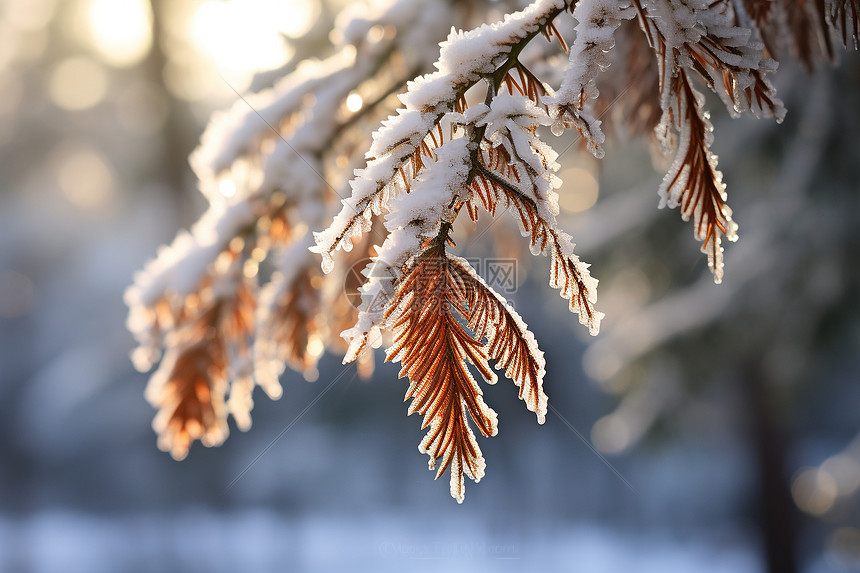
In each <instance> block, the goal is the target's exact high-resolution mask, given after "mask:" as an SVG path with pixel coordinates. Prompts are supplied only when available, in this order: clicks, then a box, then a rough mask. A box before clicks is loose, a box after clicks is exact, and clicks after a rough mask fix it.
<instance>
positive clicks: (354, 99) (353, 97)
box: [346, 92, 364, 113]
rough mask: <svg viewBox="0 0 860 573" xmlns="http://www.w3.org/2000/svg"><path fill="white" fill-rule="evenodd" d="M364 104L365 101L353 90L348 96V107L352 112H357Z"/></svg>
mask: <svg viewBox="0 0 860 573" xmlns="http://www.w3.org/2000/svg"><path fill="white" fill-rule="evenodd" d="M362 105H364V101H363V100H362V99H361V96H360V95H358V94H357V93H354V92H353V93H351V94H349V97H347V98H346V109H348V110H349V111H351V112H352V113H355V112H357V111H358V110H360V109H361V106H362Z"/></svg>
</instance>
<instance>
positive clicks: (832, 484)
mask: <svg viewBox="0 0 860 573" xmlns="http://www.w3.org/2000/svg"><path fill="white" fill-rule="evenodd" d="M837 494H838V490H837V487H836V481H835V480H834V479H833V476H831V475H830V474H829V473H827V472H826V471H824V470H822V469H819V468H807V469H804V470H803V471H801V472H800V473H799V474H798V475H797V477H796V478H794V482H793V483H792V484H791V495H792V497H794V502H795V503H796V504H797V507H799V508H800V509H802V510H803V511H805V512H806V513H810V514H812V515H824V514H825V513H827V512H828V511H830V508H832V507H833V502H834V501H836V495H837Z"/></svg>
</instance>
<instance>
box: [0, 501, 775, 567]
mask: <svg viewBox="0 0 860 573" xmlns="http://www.w3.org/2000/svg"><path fill="white" fill-rule="evenodd" d="M496 525H498V527H499V528H500V529H497V527H488V526H487V524H486V523H478V522H468V521H465V522H464V521H463V520H460V519H453V518H442V519H431V518H426V517H422V518H413V517H411V516H406V515H403V514H396V513H392V514H388V515H382V516H380V515H374V516H368V517H367V518H366V519H365V518H360V517H356V516H348V517H345V516H343V515H329V516H325V517H323V516H313V517H303V518H298V519H297V518H292V517H288V516H284V515H278V514H274V513H272V512H269V511H244V512H234V513H217V514H216V513H213V512H210V511H204V510H200V511H188V512H184V513H179V514H176V515H170V516H168V515H163V514H162V515H155V514H152V515H132V516H128V517H104V516H94V515H87V514H80V513H68V512H44V513H41V514H37V515H34V516H31V517H25V518H23V519H19V518H11V517H8V516H4V517H2V518H0V570H2V571H10V572H12V571H28V572H32V573H54V572H60V571H62V572H63V573H78V572H81V573H102V572H105V573H107V572H116V571H125V572H136V571H184V572H193V571H209V572H214V571H225V572H226V571H230V572H235V571H242V572H249V573H250V572H257V571H325V572H329V571H343V570H347V569H352V570H358V571H373V572H375V573H383V572H385V571H397V572H401V571H403V570H404V569H405V570H408V571H430V570H436V571H438V570H439V568H440V567H444V570H445V571H446V572H451V573H454V572H458V571H469V572H475V571H535V570H538V568H545V570H559V569H560V570H563V571H577V572H578V571H582V572H587V573H604V572H605V573H615V572H619V571H626V572H637V573H652V572H653V573H658V572H659V573H675V572H678V573H681V572H683V573H686V572H693V571H695V572H697V573H747V572H749V573H753V572H757V571H759V570H760V569H759V565H758V562H757V560H756V557H755V555H754V552H753V550H751V549H750V548H746V547H737V546H720V547H712V546H705V545H702V544H700V543H699V542H694V543H685V542H682V541H679V540H677V539H670V538H667V537H663V536H660V535H652V534H648V533H646V534H644V535H643V534H641V533H640V534H636V535H635V536H634V535H629V534H626V533H616V532H614V531H610V530H608V529H605V528H600V527H596V526H594V525H590V524H569V525H565V526H560V527H559V526H553V527H550V526H549V525H548V524H545V525H543V526H538V527H535V528H534V529H530V530H528V533H526V534H523V533H522V529H520V532H519V533H518V534H514V533H513V532H511V531H510V530H506V529H505V528H504V526H502V525H501V524H496ZM550 568H552V569H550Z"/></svg>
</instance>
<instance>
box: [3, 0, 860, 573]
mask: <svg viewBox="0 0 860 573" xmlns="http://www.w3.org/2000/svg"><path fill="white" fill-rule="evenodd" d="M346 3H347V2H346V0H281V1H278V0H234V1H220V0H172V1H170V2H168V1H158V0H0V244H2V248H0V364H2V374H0V570H2V571H10V572H53V571H63V572H67V573H71V572H75V571H82V572H87V573H98V572H101V571H126V572H137V571H177V570H184V571H274V570H296V571H330V570H335V568H342V567H352V568H358V569H359V570H373V571H387V570H392V571H394V570H397V571H400V570H403V569H404V568H409V569H416V570H423V569H430V568H434V569H438V568H439V567H444V568H445V569H446V570H450V571H460V570H463V571H466V570H469V571H475V570H512V571H513V570H516V571H519V570H534V569H536V568H537V567H540V566H547V567H550V566H552V567H561V568H562V569H563V570H571V571H587V572H589V573H594V572H603V571H607V572H609V571H637V572H649V571H660V572H663V573H667V572H674V571H699V572H718V571H719V572H723V571H725V572H732V573H745V572H758V571H766V570H770V571H785V572H787V573H792V572H793V571H803V572H808V573H824V572H829V571H836V572H842V571H860V434H858V431H860V414H858V411H860V384H858V378H860V352H858V348H860V322H858V309H860V305H858V303H857V301H858V300H860V292H858V291H860V289H858V286H859V285H858V279H860V267H858V262H860V257H858V256H860V228H858V225H857V219H858V215H860V193H858V191H860V162H858V159H860V157H858V152H857V149H858V148H857V139H856V133H857V132H858V129H860V106H857V102H858V101H860V60H858V58H857V56H856V54H854V53H850V54H846V56H845V58H844V61H843V62H842V64H841V65H840V66H839V67H837V68H835V69H832V68H830V67H826V66H822V67H821V68H820V69H818V70H816V71H814V72H813V73H811V74H807V73H806V72H804V71H803V70H800V69H799V68H797V67H796V66H792V65H791V64H787V65H785V66H783V67H784V68H785V69H781V70H780V73H779V74H778V78H777V85H778V88H779V90H780V94H781V96H782V97H783V99H784V100H785V101H786V104H787V107H788V109H789V115H788V117H787V119H786V121H785V122H784V124H782V125H776V124H775V123H773V122H770V121H765V120H762V121H756V120H754V119H752V118H748V117H744V118H742V119H741V120H731V119H729V118H728V117H727V116H726V114H725V113H724V111H721V108H722V106H721V105H720V104H719V103H718V102H717V101H713V102H711V105H710V109H711V110H713V112H714V122H715V126H716V129H715V134H716V143H715V146H714V149H715V151H716V152H717V153H718V154H719V156H720V160H721V163H720V166H721V168H722V170H723V173H724V179H725V180H726V181H727V182H728V185H729V188H728V191H729V194H730V204H731V205H732V206H733V208H734V210H735V219H736V220H738V221H739V224H740V236H741V239H740V241H739V242H738V243H737V244H733V245H729V246H728V247H727V255H726V278H725V280H724V283H723V284H722V285H719V286H717V285H714V284H713V281H712V279H711V276H710V274H709V273H708V272H707V269H706V265H705V261H704V257H703V256H702V255H701V254H700V253H698V245H697V243H696V242H695V241H694V240H693V238H692V236H691V235H692V232H691V229H690V225H689V224H685V223H683V222H682V221H680V220H679V217H678V214H677V212H674V211H671V212H670V211H659V210H657V209H656V204H657V196H656V190H657V187H658V186H659V182H660V179H661V175H660V173H659V171H658V170H655V169H654V166H653V162H652V156H651V153H650V151H649V146H648V143H647V142H646V141H632V142H629V141H628V142H623V140H625V139H627V138H620V140H615V141H614V142H612V143H610V144H609V145H608V146H607V153H606V159H605V160H603V161H602V162H600V164H598V163H597V162H595V161H594V160H592V159H590V158H587V157H586V156H585V155H584V153H583V152H582V151H581V150H579V149H577V148H576V147H574V148H572V149H569V151H566V152H565V153H564V154H563V155H562V157H561V159H560V162H561V164H562V173H561V177H562V179H563V180H564V181H565V183H566V184H565V187H564V188H563V189H562V191H561V193H562V196H561V201H560V203H561V208H562V219H561V220H562V226H563V227H564V228H566V229H568V230H569V231H570V232H571V233H572V234H573V235H574V238H575V240H576V241H577V243H578V245H579V253H580V256H582V257H583V258H584V259H585V260H587V261H589V262H591V263H593V267H592V273H593V274H594V275H595V276H597V277H598V278H600V279H601V300H600V305H599V306H600V309H601V310H602V311H604V312H605V313H606V314H607V318H606V321H605V323H604V327H603V329H602V332H601V334H600V336H598V337H597V338H596V339H590V338H589V337H588V336H587V333H586V332H585V330H584V329H582V328H581V327H579V325H578V324H576V322H577V321H576V319H575V317H573V316H572V315H570V314H569V313H567V311H566V308H565V307H566V304H565V301H563V300H561V299H560V298H559V297H557V296H556V295H554V294H552V293H551V292H550V289H549V288H548V287H547V286H546V282H545V277H546V268H545V267H546V261H545V260H538V259H534V260H529V259H528V258H526V259H523V262H522V264H521V265H520V266H519V267H518V273H517V274H518V277H519V279H520V283H521V284H520V286H519V288H518V290H517V292H516V293H515V294H514V295H513V297H512V298H513V300H514V302H515V304H516V305H517V308H518V310H519V312H520V314H521V315H522V316H523V317H524V319H525V320H526V321H527V322H528V324H529V325H531V328H532V330H533V331H534V332H535V334H536V337H537V338H538V340H539V341H540V343H541V347H542V348H543V350H544V351H545V353H546V359H547V363H548V374H547V377H546V381H545V388H546V391H547V393H548V394H549V396H550V403H551V404H552V405H553V406H554V407H555V408H556V410H555V411H554V412H552V413H550V414H549V415H548V416H547V422H546V424H545V425H543V426H538V425H537V424H535V422H534V415H533V414H531V413H530V412H527V411H526V410H525V408H523V407H522V404H521V403H520V402H519V401H518V400H517V397H516V393H515V392H514V391H512V389H511V388H510V387H508V385H506V384H505V383H504V382H500V383H499V384H498V385H497V386H495V387H485V393H486V398H487V402H488V403H489V404H490V405H491V406H492V407H493V408H494V409H496V410H497V411H498V412H499V417H500V419H501V420H502V425H501V428H500V433H499V435H498V436H497V437H495V438H494V439H488V440H482V441H481V447H482V448H483V450H484V455H485V457H486V459H487V463H488V468H487V475H486V477H485V478H484V479H483V480H482V481H481V483H480V484H477V485H476V484H473V483H471V482H468V483H467V496H466V501H465V503H464V504H463V505H461V506H460V505H457V504H456V503H455V502H454V501H453V500H452V499H451V498H450V496H449V492H448V483H447V479H443V480H439V481H437V482H434V481H433V480H432V474H431V473H430V472H428V471H427V467H426V458H425V457H424V456H422V455H420V454H419V453H418V452H417V451H416V444H417V443H418V442H419V441H420V438H421V436H422V434H423V433H422V432H421V430H420V429H419V420H418V419H417V418H416V417H415V416H413V417H411V418H410V417H407V416H406V415H405V413H406V406H405V405H404V404H403V402H402V396H403V393H404V391H405V388H406V386H405V382H404V381H398V380H397V378H396V377H397V372H398V369H397V368H396V367H394V366H392V365H390V364H389V365H380V366H378V367H377V369H376V373H375V376H374V378H373V380H371V381H369V382H363V381H360V380H358V379H357V377H356V376H355V372H354V366H350V367H349V368H347V369H346V373H345V374H343V372H344V369H345V367H343V366H341V365H340V359H339V358H338V357H332V356H326V357H325V358H324V359H323V360H322V362H321V364H320V368H319V374H320V375H319V379H318V381H317V382H315V383H308V382H306V381H305V380H304V379H303V378H302V376H301V375H299V374H296V373H292V372H287V373H286V374H285V375H284V377H283V378H282V383H283V385H284V397H283V398H282V399H281V400H280V401H278V402H270V401H268V400H266V399H265V398H263V397H262V396H261V397H260V399H259V400H258V403H257V406H256V408H255V410H254V428H253V429H252V430H251V431H250V432H248V433H240V432H238V431H234V432H232V436H231V437H230V439H229V440H228V441H227V442H226V444H225V445H224V446H222V447H220V448H217V449H206V448H202V447H200V445H199V444H198V445H195V446H194V448H193V449H192V451H191V454H190V455H189V456H188V458H187V459H186V460H184V461H183V462H181V463H179V462H175V461H173V460H172V459H171V458H170V457H169V456H168V455H167V454H164V453H162V452H160V451H158V450H157V448H156V446H155V436H154V434H153V432H152V430H151V428H150V423H151V419H152V416H153V410H152V408H151V407H150V406H149V404H147V403H146V401H145V400H144V398H143V390H144V387H145V384H146V379H147V376H146V375H145V374H139V373H136V372H135V371H134V370H133V368H132V366H131V362H130V361H129V359H128V354H129V352H130V350H131V349H132V346H133V341H132V338H131V335H129V334H128V333H127V331H126V330H125V328H124V321H125V315H126V308H125V306H124V304H123V301H122V294H123V291H124V289H125V288H126V287H127V286H128V285H129V284H130V283H131V281H132V276H133V273H134V272H135V271H136V270H137V269H139V268H141V267H142V265H143V264H144V263H145V262H146V261H147V260H148V259H149V258H151V257H152V256H153V255H154V254H155V253H156V249H157V247H158V245H160V244H163V243H165V242H169V241H170V240H171V239H172V238H173V236H174V235H175V233H176V231H177V230H178V229H179V228H182V227H187V226H188V225H190V224H191V223H192V222H193V221H194V220H195V219H196V218H197V217H198V216H199V215H200V213H201V212H202V211H203V209H204V207H205V202H204V200H203V199H202V197H200V196H199V194H198V193H197V192H196V191H195V181H194V178H193V176H192V174H191V171H190V168H189V167H188V162H187V157H188V155H189V153H190V152H191V151H192V150H193V148H194V147H195V145H196V144H197V141H198V138H199V137H200V134H201V133H202V130H203V128H204V127H205V125H206V122H207V120H208V118H209V116H210V115H211V113H212V112H213V111H215V110H218V109H221V108H224V107H227V106H230V105H232V104H233V102H234V101H235V100H236V97H237V96H236V93H235V92H234V91H233V88H235V89H236V90H238V91H240V92H242V91H256V90H258V89H260V88H262V87H265V86H267V85H271V83H272V81H273V78H276V77H278V76H279V74H280V72H278V70H281V71H283V70H285V69H289V68H290V67H291V66H294V65H295V62H297V61H299V60H301V59H303V58H305V57H307V56H308V55H310V54H316V53H325V50H326V46H328V45H329V37H328V35H329V30H330V28H331V21H332V19H333V17H334V15H335V14H336V13H337V11H338V10H339V9H340V8H342V7H343V6H344V5H345V4H346ZM269 70H275V72H270V71H269ZM556 148H557V149H558V150H560V151H561V150H563V149H565V148H570V143H569V142H566V141H561V142H560V143H559V144H558V145H556ZM516 234H517V232H516V230H513V231H511V232H510V237H511V240H512V241H515V240H516V239H517V237H516ZM497 235H498V234H497ZM499 240H500V239H499ZM487 249H488V245H487V244H480V243H476V244H468V245H467V246H466V252H465V254H466V255H474V256H480V255H481V254H485V253H486V252H487ZM533 269H534V270H535V272H531V271H532V270H533ZM335 379H337V382H336V383H335V384H334V385H333V386H332V387H331V389H330V390H328V391H327V392H324V393H323V391H324V390H325V389H326V387H327V386H328V385H329V384H330V383H331V382H332V381H334V380H335ZM317 398H318V400H317V401H316V402H314V400H315V399H317ZM312 402H314V403H313V405H312V406H311V407H310V408H309V409H308V406H309V405H310V404H311V403H312ZM592 444H593V446H592ZM592 447H593V448H594V449H592ZM598 453H599V455H598ZM601 456H603V457H601ZM237 478H238V479H237Z"/></svg>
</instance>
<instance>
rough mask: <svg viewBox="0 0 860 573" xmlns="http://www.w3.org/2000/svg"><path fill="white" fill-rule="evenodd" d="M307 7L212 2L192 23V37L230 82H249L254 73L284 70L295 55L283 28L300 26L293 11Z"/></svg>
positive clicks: (272, 0)
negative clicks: (275, 69)
mask: <svg viewBox="0 0 860 573" xmlns="http://www.w3.org/2000/svg"><path fill="white" fill-rule="evenodd" d="M305 3H306V2H301V1H300V2H285V1H283V0H281V1H276V0H242V1H236V0H233V1H226V2H224V1H214V0H209V1H207V2H204V3H203V4H201V5H200V7H199V8H198V9H197V10H196V11H195V13H194V16H193V17H192V19H191V37H192V40H193V42H194V45H195V46H196V47H197V49H198V50H200V51H201V52H202V53H203V55H205V56H206V57H207V58H209V59H210V60H212V62H213V64H214V65H215V67H216V68H217V70H218V71H219V72H220V73H222V74H223V75H225V76H227V79H230V80H235V81H247V79H248V78H249V77H250V76H251V74H253V73H254V72H256V71H260V70H267V69H272V68H276V67H278V66H281V65H283V64H284V63H285V62H286V61H287V60H288V59H289V57H290V56H291V55H292V49H291V47H290V46H289V44H288V43H287V42H286V41H285V39H284V37H283V34H284V29H283V28H284V26H285V25H289V26H293V25H296V23H298V24H301V20H302V18H303V17H304V16H302V11H301V10H298V11H296V12H294V10H293V8H294V7H296V6H300V5H302V4H305ZM311 14H312V12H311ZM297 21H298V22H297Z"/></svg>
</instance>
